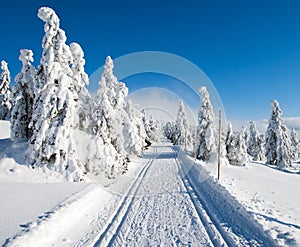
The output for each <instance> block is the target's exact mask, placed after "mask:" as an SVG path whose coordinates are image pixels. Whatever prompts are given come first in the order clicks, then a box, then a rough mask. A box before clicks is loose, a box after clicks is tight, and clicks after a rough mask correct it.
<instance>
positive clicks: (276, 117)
mask: <svg viewBox="0 0 300 247" xmlns="http://www.w3.org/2000/svg"><path fill="white" fill-rule="evenodd" d="M271 105H272V112H271V117H270V119H269V124H268V128H267V132H266V136H265V138H266V144H265V149H266V151H265V152H266V153H265V154H266V158H267V164H270V165H275V166H277V167H278V168H284V167H288V166H290V165H291V144H290V140H289V138H288V135H287V128H286V127H285V125H284V124H283V121H282V119H281V114H282V111H281V109H280V106H279V103H278V102H277V101H276V100H274V101H273V102H272V103H271Z"/></svg>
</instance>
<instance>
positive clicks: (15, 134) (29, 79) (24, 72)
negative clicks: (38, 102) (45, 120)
mask: <svg viewBox="0 0 300 247" xmlns="http://www.w3.org/2000/svg"><path fill="white" fill-rule="evenodd" d="M19 60H20V61H21V62H22V69H21V71H20V73H19V74H17V76H16V78H15V82H16V85H15V86H14V87H13V92H12V95H13V97H12V103H13V104H12V109H11V139H12V140H15V139H18V138H30V137H31V135H32V128H31V127H29V124H30V122H31V118H32V107H33V101H34V97H35V95H34V84H35V76H36V71H35V68H34V67H33V66H32V64H31V62H33V52H32V51H31V50H27V49H23V50H20V56H19Z"/></svg>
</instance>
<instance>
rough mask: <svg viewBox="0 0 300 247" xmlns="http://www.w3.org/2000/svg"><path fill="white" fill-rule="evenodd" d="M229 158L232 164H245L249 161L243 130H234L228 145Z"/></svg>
mask: <svg viewBox="0 0 300 247" xmlns="http://www.w3.org/2000/svg"><path fill="white" fill-rule="evenodd" d="M227 158H228V161H229V163H230V164H231V165H236V166H244V165H246V164H247V163H248V162H249V155H248V154H247V150H246V144H245V139H244V133H243V131H240V132H234V133H233V135H232V136H231V141H230V142H229V143H228V145H227Z"/></svg>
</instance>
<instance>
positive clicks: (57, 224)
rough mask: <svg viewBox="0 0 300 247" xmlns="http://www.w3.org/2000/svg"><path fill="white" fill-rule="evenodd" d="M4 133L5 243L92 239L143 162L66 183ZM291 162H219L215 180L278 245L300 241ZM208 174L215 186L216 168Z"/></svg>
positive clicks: (1, 206) (0, 192)
mask: <svg viewBox="0 0 300 247" xmlns="http://www.w3.org/2000/svg"><path fill="white" fill-rule="evenodd" d="M8 138H9V124H8V123H7V122H4V121H0V197H1V203H0V244H1V245H5V246H6V245H7V246H17V245H18V244H21V245H20V246H35V244H36V242H37V241H39V244H42V243H43V241H42V240H45V243H49V242H52V243H55V245H53V246H76V245H86V244H88V243H83V242H82V238H80V237H79V236H81V235H80V234H79V233H81V234H82V232H86V235H85V238H84V239H85V240H88V239H92V238H93V237H94V236H93V234H97V232H99V228H101V227H104V225H105V224H107V222H108V221H109V219H110V218H109V217H110V215H111V214H112V213H113V211H114V209H115V207H116V205H117V204H118V201H119V200H120V195H122V193H123V192H124V190H126V188H127V185H128V184H130V182H131V181H132V178H133V177H134V176H135V174H137V173H138V171H139V170H140V169H139V168H140V167H142V164H143V160H142V159H141V160H134V161H133V163H134V166H131V167H130V170H129V173H128V174H126V176H124V177H122V179H120V180H119V181H117V182H114V183H113V184H107V185H106V187H103V186H99V184H97V181H96V180H94V179H89V180H87V181H85V182H80V183H68V182H66V181H65V179H64V178H63V177H62V176H60V175H58V174H57V173H54V172H51V171H49V170H42V169H35V170H32V169H30V168H28V167H27V166H26V165H24V163H25V162H24V151H25V147H24V143H22V142H20V143H15V144H12V143H11V141H10V140H9V139H8ZM189 160H191V158H189ZM294 166H295V170H293V169H291V170H289V171H278V170H276V169H274V168H272V167H268V166H265V165H263V164H259V163H250V164H248V165H247V166H245V167H235V166H230V165H223V166H222V168H221V181H220V185H218V188H220V190H221V191H222V193H223V192H224V193H225V189H226V190H227V191H229V192H230V194H231V195H233V197H235V198H236V200H237V201H239V202H240V203H241V204H242V205H243V206H244V207H245V208H246V210H247V211H248V212H250V214H251V215H253V217H254V218H255V219H257V221H258V222H259V223H260V224H261V225H262V226H263V228H264V229H265V231H266V232H267V233H268V234H269V235H270V236H272V238H274V239H276V241H277V243H278V244H279V245H281V246H300V176H299V175H300V164H298V163H295V164H294ZM210 175H211V176H214V178H213V180H214V183H215V184H216V185H217V183H218V182H217V181H216V179H215V177H216V170H213V172H211V173H210ZM111 192H114V193H111ZM218 206H219V207H221V208H222V205H218ZM228 214H231V213H230V212H228ZM79 215H85V217H86V220H85V221H84V222H83V221H82V218H80V217H79ZM95 219H97V220H95ZM94 221H95V222H94ZM92 226H94V227H95V231H93V229H91V227H92ZM228 227H229V228H230V226H228ZM32 229H34V230H32ZM40 246H41V245H40ZM42 246H43V245H42ZM44 246H45V245H44Z"/></svg>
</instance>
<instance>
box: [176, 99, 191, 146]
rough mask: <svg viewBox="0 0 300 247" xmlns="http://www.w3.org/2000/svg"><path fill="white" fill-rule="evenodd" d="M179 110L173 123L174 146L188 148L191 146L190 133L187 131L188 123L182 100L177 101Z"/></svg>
mask: <svg viewBox="0 0 300 247" xmlns="http://www.w3.org/2000/svg"><path fill="white" fill-rule="evenodd" d="M178 103H179V108H178V112H177V119H176V123H175V140H174V144H175V145H181V146H184V147H185V148H186V147H189V146H190V145H191V144H192V138H191V133H190V129H189V122H188V120H187V116H186V112H185V109H184V108H185V107H184V104H183V102H182V100H179V101H178Z"/></svg>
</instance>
